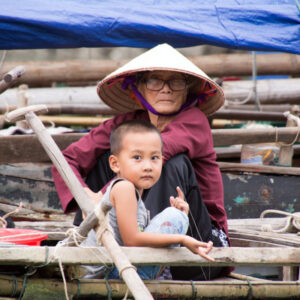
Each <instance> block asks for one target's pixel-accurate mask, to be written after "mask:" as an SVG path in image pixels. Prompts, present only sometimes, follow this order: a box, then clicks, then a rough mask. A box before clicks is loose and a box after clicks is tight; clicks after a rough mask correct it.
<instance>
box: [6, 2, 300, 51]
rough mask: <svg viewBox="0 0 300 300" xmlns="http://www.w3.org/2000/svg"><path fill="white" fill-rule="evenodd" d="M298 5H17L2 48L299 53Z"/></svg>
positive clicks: (9, 14)
mask: <svg viewBox="0 0 300 300" xmlns="http://www.w3.org/2000/svg"><path fill="white" fill-rule="evenodd" d="M297 1H298V0H295V1H294V0H277V1H275V0H249V1H242V0H236V1H232V0H219V1H218V0H215V1H213V0H206V1H204V0H161V1H158V0H130V1H126V0H125V1H124V0H122V1H120V0H105V1H103V0H86V1H82V0H51V1H40V0H15V1H5V3H2V4H1V8H0V49H43V48H44V49H45V48H77V47H114V46H126V47H141V48H151V47H153V46H155V45H157V44H160V43H169V44H170V45H172V46H173V47H191V46H196V45H203V44H206V45H214V46H220V47H226V48H233V49H244V50H264V51H281V52H290V53H297V54H300V11H299V6H298V5H297V4H298V2H297Z"/></svg>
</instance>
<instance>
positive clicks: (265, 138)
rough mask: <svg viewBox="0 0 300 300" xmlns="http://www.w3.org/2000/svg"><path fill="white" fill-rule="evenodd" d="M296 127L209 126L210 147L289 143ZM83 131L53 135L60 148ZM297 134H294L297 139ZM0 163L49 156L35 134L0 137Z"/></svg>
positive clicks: (81, 134) (40, 160)
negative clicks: (212, 144) (211, 136)
mask: <svg viewBox="0 0 300 300" xmlns="http://www.w3.org/2000/svg"><path fill="white" fill-rule="evenodd" d="M298 130H299V129H298V128H297V127H290V128H270V129H213V130H212V135H213V140H214V146H228V145H239V144H255V143H272V142H275V141H276V136H277V141H278V142H284V143H291V142H292V141H293V140H294V139H295V137H296V136H297V134H298ZM85 134H86V133H68V134H56V135H53V138H54V140H55V142H56V143H57V145H58V146H59V148H60V149H61V150H63V149H65V148H66V147H67V146H69V145H70V144H71V143H73V142H75V141H77V140H79V139H80V138H81V137H83V136H84V135H85ZM299 140H300V135H299V136H298V141H299ZM0 154H1V155H0V164H8V163H20V162H48V161H49V158H48V156H47V155H46V152H45V151H44V149H43V148H42V146H41V144H40V142H39V141H38V140H37V138H36V136H35V135H12V136H0Z"/></svg>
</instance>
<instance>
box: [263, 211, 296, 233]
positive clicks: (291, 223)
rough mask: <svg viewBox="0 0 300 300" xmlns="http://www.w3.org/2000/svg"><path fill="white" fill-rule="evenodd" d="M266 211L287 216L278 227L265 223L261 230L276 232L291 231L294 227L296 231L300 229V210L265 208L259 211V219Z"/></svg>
mask: <svg viewBox="0 0 300 300" xmlns="http://www.w3.org/2000/svg"><path fill="white" fill-rule="evenodd" d="M268 213H273V214H280V215H285V216H287V218H286V222H285V225H284V226H283V227H282V228H280V229H273V228H272V225H271V224H265V225H263V226H262V228H261V229H262V230H263V231H269V232H276V233H284V232H293V231H294V229H296V230H297V231H298V232H299V231H300V212H297V213H288V212H285V211H281V210H276V209H267V210H265V211H263V212H262V213H261V215H260V219H263V218H264V216H265V215H266V214H268Z"/></svg>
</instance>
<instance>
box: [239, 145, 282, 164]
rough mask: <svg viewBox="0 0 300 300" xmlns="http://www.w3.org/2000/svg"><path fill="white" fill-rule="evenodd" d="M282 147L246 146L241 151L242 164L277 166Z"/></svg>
mask: <svg viewBox="0 0 300 300" xmlns="http://www.w3.org/2000/svg"><path fill="white" fill-rule="evenodd" d="M279 151H280V147H279V146H278V145H277V144H276V143H265V144H246V145H243V146H242V149H241V163H244V164H257V165H277V163H278V157H279Z"/></svg>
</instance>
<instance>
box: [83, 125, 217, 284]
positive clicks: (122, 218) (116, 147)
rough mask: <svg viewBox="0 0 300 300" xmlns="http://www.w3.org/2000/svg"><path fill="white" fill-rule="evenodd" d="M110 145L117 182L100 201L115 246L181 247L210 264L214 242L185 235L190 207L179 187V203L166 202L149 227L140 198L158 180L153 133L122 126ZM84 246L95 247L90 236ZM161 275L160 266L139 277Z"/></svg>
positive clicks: (157, 141)
mask: <svg viewBox="0 0 300 300" xmlns="http://www.w3.org/2000/svg"><path fill="white" fill-rule="evenodd" d="M110 143H111V153H112V154H111V155H110V157H109V164H110V167H111V169H112V171H114V172H115V173H116V174H117V177H116V179H114V180H112V182H111V183H110V185H109V186H108V188H107V190H106V192H105V194H104V195H103V198H102V201H105V199H107V197H108V198H109V200H110V201H111V203H112V205H113V208H112V210H111V211H110V213H109V217H110V225H111V226H112V228H113V230H114V233H115V238H116V240H117V242H118V243H119V244H120V245H121V246H137V247H139V246H145V247H168V246H179V245H182V246H185V247H187V248H188V249H189V250H190V251H192V252H193V253H195V254H199V255H200V256H202V257H203V258H205V259H207V260H209V261H214V260H213V258H211V257H209V256H208V253H209V252H210V251H211V249H212V242H209V243H204V242H200V241H198V240H196V239H194V238H192V237H190V236H187V235H185V234H186V232H187V230H188V226H189V220H188V213H189V206H188V204H187V202H185V201H184V195H183V193H182V191H181V189H180V188H179V187H177V192H178V195H177V197H170V204H171V206H170V207H168V208H166V209H165V210H164V211H162V212H161V213H160V214H158V215H156V216H155V217H154V218H153V219H152V220H151V221H149V217H148V215H149V214H148V212H147V210H146V208H145V205H144V203H143V201H142V199H141V196H142V194H143V191H144V190H145V189H149V188H151V187H152V186H153V185H154V184H155V183H156V182H157V180H158V179H159V177H160V174H161V169H162V164H163V156H162V147H163V145H162V139H161V135H160V132H159V131H158V130H157V128H156V127H155V126H153V125H152V124H151V123H149V122H146V121H141V120H131V121H125V122H123V123H121V124H119V125H118V126H116V127H115V129H114V130H113V131H112V134H111V138H110ZM86 245H89V246H91V245H93V246H95V245H97V242H96V239H95V234H94V233H93V234H92V233H90V234H89V237H88V239H87V242H86ZM160 269H161V267H159V266H140V267H138V268H137V272H138V273H139V275H140V276H141V278H143V279H154V278H156V277H157V276H158V274H159V272H160ZM88 270H89V272H90V276H89V278H95V277H96V278H97V277H101V273H102V275H103V268H97V267H88ZM108 278H110V279H113V278H114V279H115V278H119V276H118V271H117V269H116V268H114V269H113V270H112V271H110V273H109V276H108Z"/></svg>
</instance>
